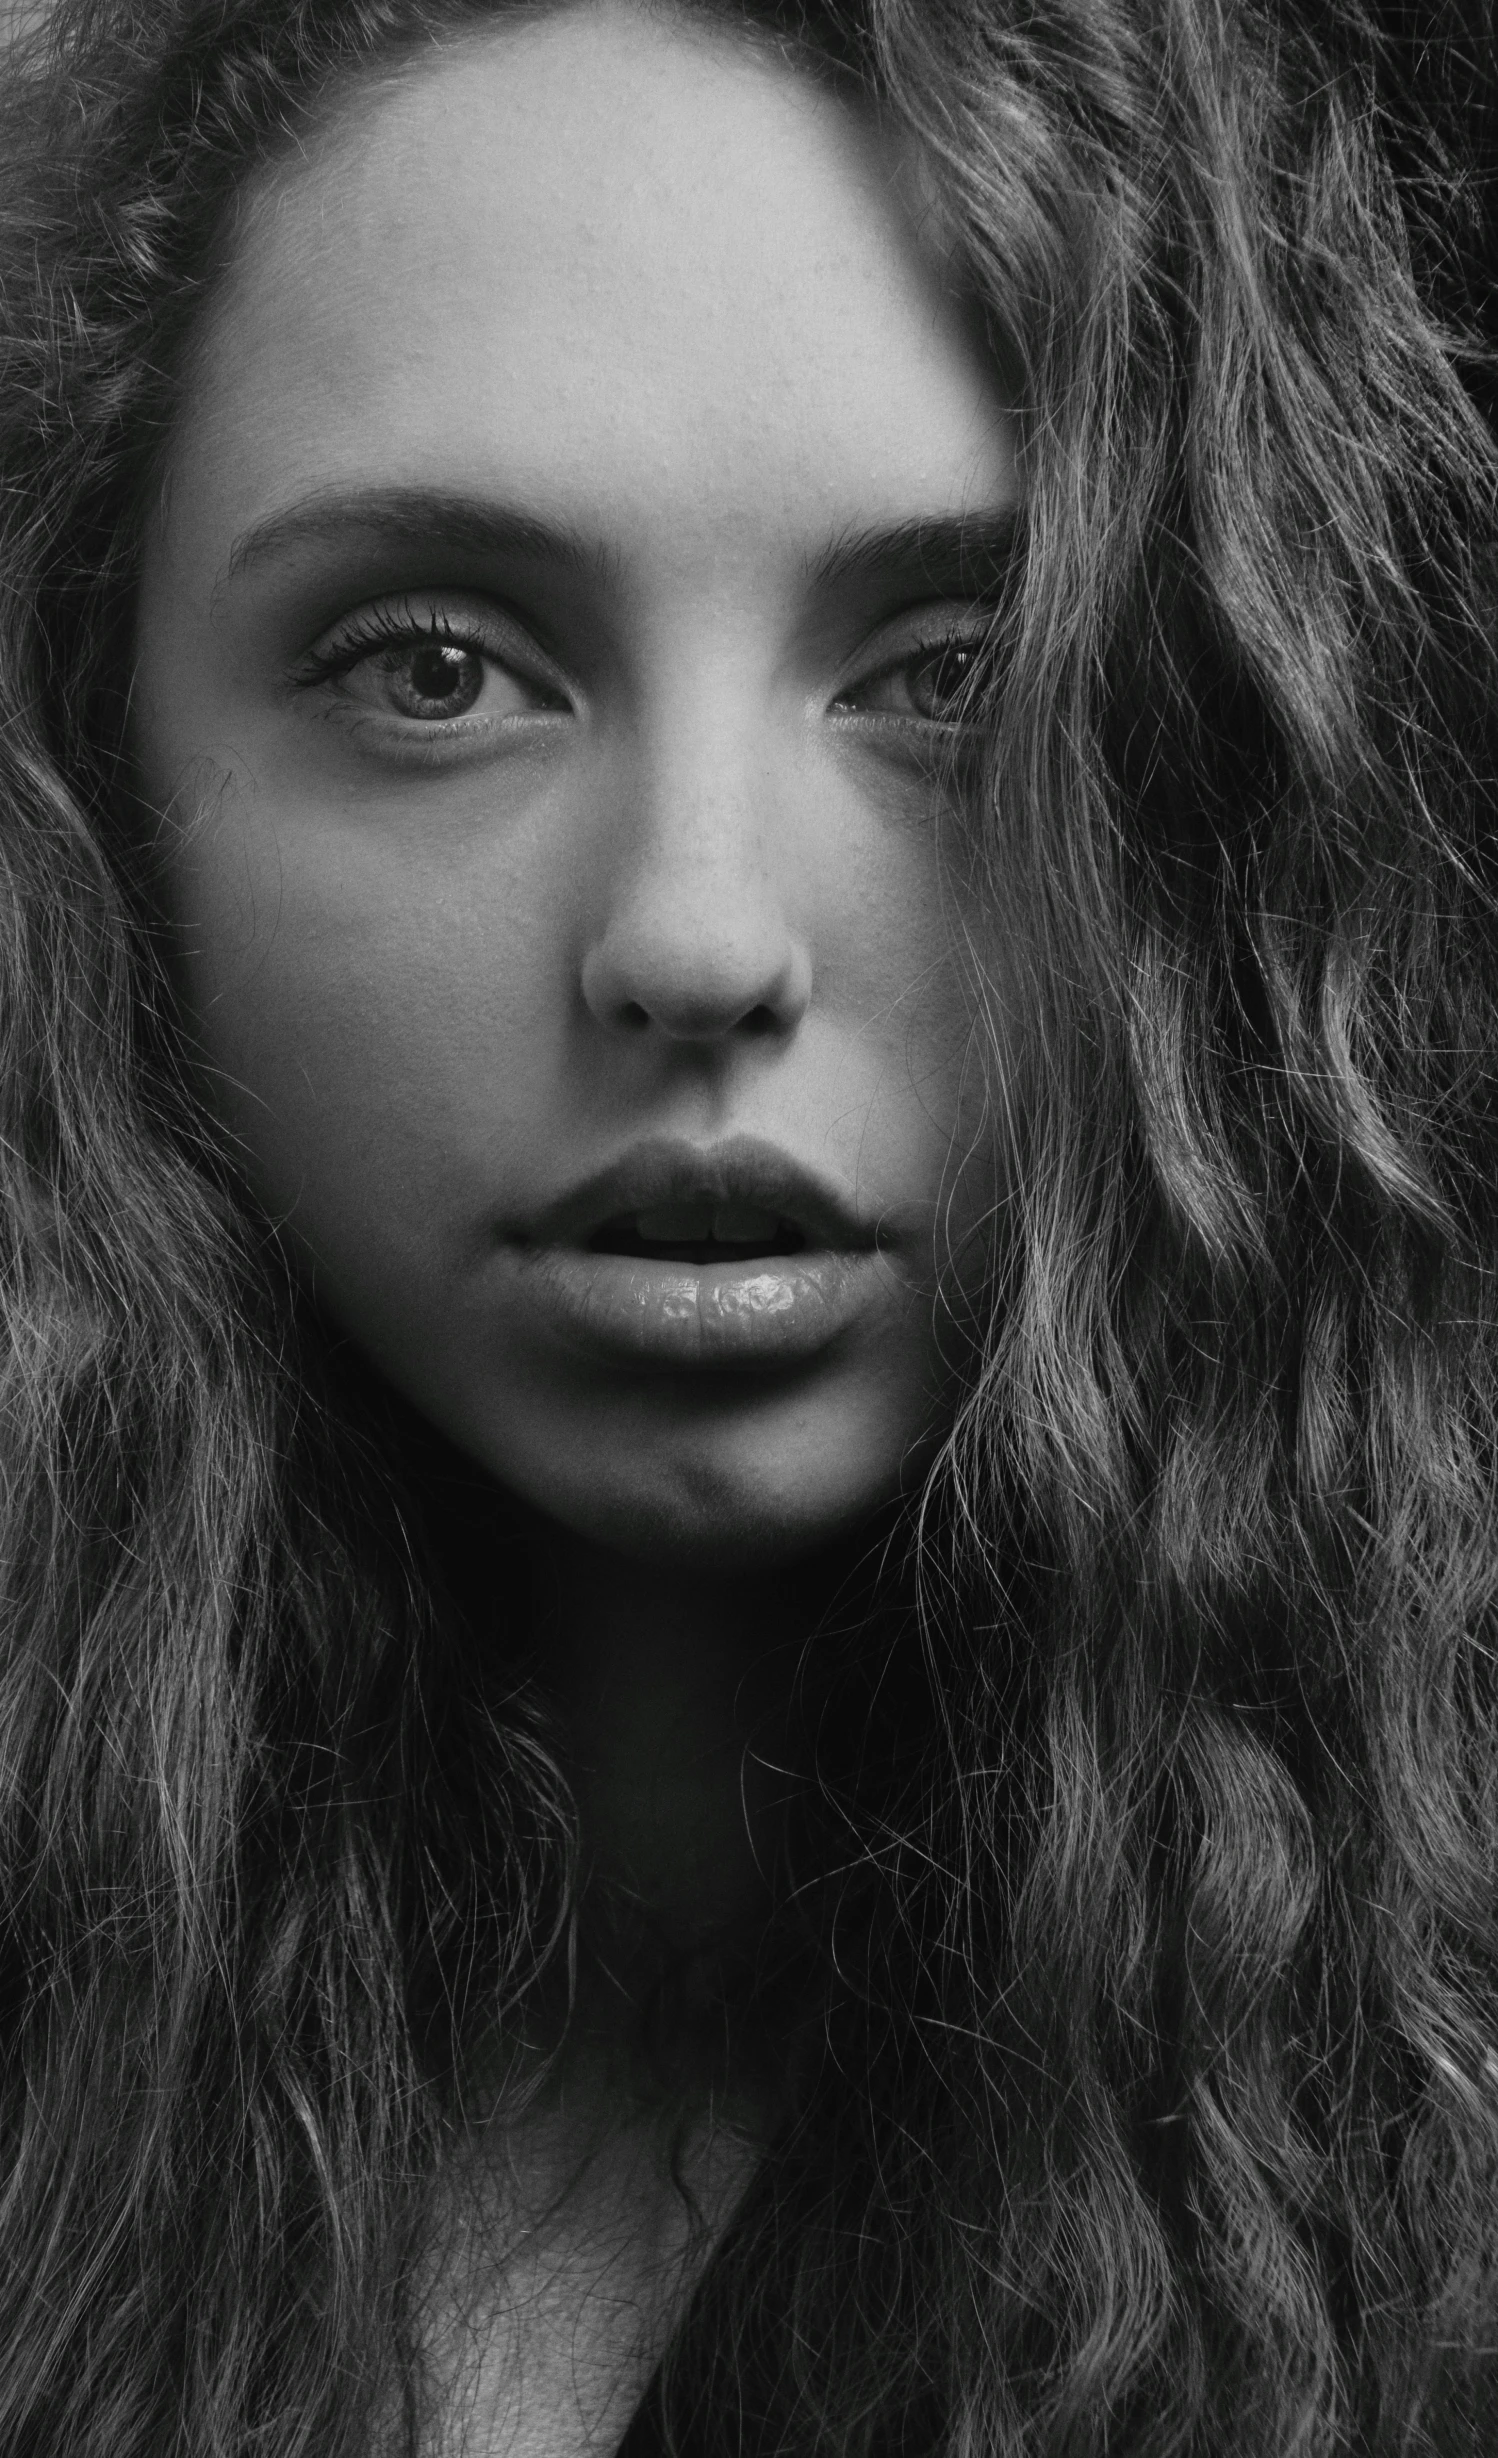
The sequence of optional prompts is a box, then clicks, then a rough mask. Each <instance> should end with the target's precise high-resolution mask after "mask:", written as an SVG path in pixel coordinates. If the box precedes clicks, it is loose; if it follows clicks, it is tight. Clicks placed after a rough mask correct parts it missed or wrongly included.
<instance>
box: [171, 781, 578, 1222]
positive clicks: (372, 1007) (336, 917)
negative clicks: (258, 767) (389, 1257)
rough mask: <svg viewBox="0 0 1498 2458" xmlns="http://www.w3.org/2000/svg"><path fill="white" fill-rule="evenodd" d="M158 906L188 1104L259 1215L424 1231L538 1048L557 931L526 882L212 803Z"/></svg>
mask: <svg viewBox="0 0 1498 2458" xmlns="http://www.w3.org/2000/svg"><path fill="white" fill-rule="evenodd" d="M172 902H173V906H174V914H175V920H176V924H177V938H178V945H179V949H180V956H179V979H180V983H181V989H182V996H183V1002H184V1006H185V1009H186V1013H187V1017H188V1021H189V1025H190V1028H191V1029H192V1031H193V1033H194V1036H195V1038H196V1041H197V1045H198V1047H199V1049H200V1051H201V1053H202V1057H203V1060H204V1062H205V1064H206V1068H207V1070H208V1088H209V1096H210V1099H211V1102H212V1105H213V1106H214V1108H215V1109H216V1110H217V1111H218V1112H219V1114H220V1115H222V1116H223V1117H224V1118H225V1121H226V1123H227V1124H228V1125H229V1126H230V1128H231V1130H232V1131H233V1132H234V1133H235V1135H236V1136H237V1137H238V1138H239V1139H240V1140H241V1142H242V1144H243V1146H244V1148H245V1151H246V1153H247V1156H248V1159H249V1162H250V1165H251V1172H252V1176H253V1178H254V1180H255V1183H256V1185H257V1188H258V1191H259V1192H260V1194H261V1196H262V1199H263V1200H264V1201H265V1202H266V1203H267V1205H268V1207H269V1208H270V1209H272V1211H273V1212H275V1213H276V1214H277V1215H278V1216H280V1215H284V1214H285V1213H286V1212H287V1211H288V1210H293V1209H294V1211H295V1214H296V1217H297V1222H298V1225H299V1226H301V1227H303V1228H305V1229H306V1231H307V1232H308V1233H309V1234H310V1235H311V1236H312V1237H313V1240H314V1242H315V1243H318V1244H323V1243H324V1242H327V1243H330V1244H335V1243H336V1244H342V1245H343V1246H345V1247H347V1248H349V1249H350V1250H351V1251H352V1249H354V1248H355V1247H357V1246H358V1245H359V1244H360V1243H364V1242H367V1243H370V1244H374V1245H378V1244H380V1243H382V1242H383V1241H384V1240H386V1239H388V1238H390V1237H391V1236H393V1235H395V1234H396V1233H397V1232H398V1231H399V1230H400V1228H401V1224H402V1222H403V1221H404V1222H405V1223H406V1227H405V1231H404V1234H405V1235H406V1236H426V1235H429V1234H430V1233H431V1231H432V1230H433V1228H434V1225H435V1223H436V1222H437V1221H438V1219H439V1218H440V1217H441V1212H442V1207H441V1205H440V1203H438V1202H435V1201H433V1200H432V1198H433V1197H435V1196H437V1195H438V1194H439V1192H440V1191H442V1190H447V1191H448V1192H449V1193H450V1194H451V1196H452V1197H453V1199H454V1201H457V1199H458V1198H459V1197H460V1196H461V1193H462V1188H463V1184H464V1182H465V1180H467V1179H468V1178H471V1177H472V1176H473V1175H475V1174H481V1173H486V1172H487V1170H488V1169H489V1168H492V1165H493V1161H494V1151H495V1147H496V1146H502V1145H503V1143H504V1140H505V1132H506V1125H507V1121H508V1123H509V1124H510V1125H513V1119H512V1118H511V1117H509V1112H510V1110H511V1109H512V1107H513V1105H514V1103H516V1102H517V1101H519V1102H522V1103H523V1102H524V1101H525V1099H526V1097H527V1089H528V1086H529V1085H530V1084H531V1082H532V1080H533V1079H534V1078H535V1077H536V1075H537V1074H538V1073H541V1074H544V1073H545V1071H546V1069H547V1066H548V1060H549V1054H550V1053H552V1052H553V1051H554V1050H555V1048H556V1045H557V1040H558V1035H559V1031H560V1029H561V1025H562V1016H561V1014H560V1012H559V1003H558V984H559V982H560V980H561V978H562V974H563V971H564V961H563V953H562V949H561V946H560V944H559V942H560V939H561V923H560V920H559V918H558V917H556V916H554V915H552V914H551V913H549V912H548V910H547V909H546V907H545V905H544V904H542V903H539V902H538V899H537V896H536V893H535V884H534V882H531V881H526V882H522V881H520V880H519V879H517V878H516V877H515V876H514V875H513V873H512V872H511V871H510V869H509V868H508V867H507V866H506V865H504V864H503V863H495V862H493V861H491V862H490V863H489V864H488V865H487V866H486V869H485V872H484V873H483V875H482V876H475V875H472V874H467V875H463V876H461V877H460V876H459V875H456V874H454V873H453V872H452V871H451V870H449V869H446V868H444V867H442V866H434V865H433V864H432V863H431V861H430V859H429V858H423V859H417V858H413V853H412V847H411V844H410V842H409V840H407V839H403V838H402V837H401V835H400V833H399V832H398V831H396V830H393V829H392V830H385V831H375V830H367V829H364V828H360V827H352V826H343V825H340V824H338V823H337V821H336V820H334V819H330V818H329V816H328V814H326V813H325V812H322V811H318V810H298V809H296V808H294V807H293V808H287V807H285V806H283V807H281V808H280V809H279V810H277V811H276V812H275V813H269V812H267V811H266V810H265V809H264V808H263V807H262V806H259V805H258V804H257V803H256V802H255V801H254V800H253V799H252V798H251V797H250V796H248V795H237V794H234V793H231V792H227V791H226V792H224V793H222V794H220V795H219V796H218V797H217V798H216V801H215V805H214V807H213V808H212V809H211V810H210V811H209V812H208V813H207V814H206V815H205V816H204V818H203V819H202V820H201V821H200V822H199V823H198V824H197V825H196V826H195V827H194V828H193V829H192V830H191V832H190V833H189V834H188V835H187V836H186V837H185V839H184V841H183V843H182V845H181V848H180V851H179V854H178V858H177V861H176V863H175V866H174V878H173V895H172ZM516 1053H523V1054H524V1056H525V1061H526V1063H525V1066H524V1067H523V1068H518V1067H517V1066H516V1065H515V1064H514V1063H513V1060H514V1054H516ZM419 1198H421V1199H420V1200H419Z"/></svg>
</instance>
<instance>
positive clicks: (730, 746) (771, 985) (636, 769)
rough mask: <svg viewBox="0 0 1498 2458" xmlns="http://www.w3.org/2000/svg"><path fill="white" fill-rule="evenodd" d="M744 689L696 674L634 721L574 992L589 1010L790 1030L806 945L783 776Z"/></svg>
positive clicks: (614, 1018) (680, 1022) (636, 1020)
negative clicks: (790, 857) (625, 781)
mask: <svg viewBox="0 0 1498 2458" xmlns="http://www.w3.org/2000/svg"><path fill="white" fill-rule="evenodd" d="M767 733H768V728H767V726H766V724H765V722H764V720H763V719H762V718H761V719H760V720H759V721H758V722H756V714H755V712H754V711H753V709H752V708H750V707H748V706H746V694H745V693H744V691H743V689H742V688H741V687H740V688H738V689H735V688H734V687H733V683H732V678H722V679H720V681H719V684H718V687H717V688H716V689H714V688H711V687H710V685H709V684H708V683H707V681H706V680H705V678H701V677H699V687H698V688H697V690H695V691H694V692H693V693H692V694H691V695H690V698H689V700H686V699H685V698H678V699H676V700H675V701H674V702H673V704H672V705H670V706H667V707H663V708H661V709H660V710H659V711H658V712H656V713H655V714H654V715H653V717H652V718H651V719H650V720H649V721H648V722H646V723H644V724H642V726H641V728H640V730H639V733H638V735H637V738H636V744H635V759H634V763H633V778H632V783H631V789H630V791H629V793H628V795H627V796H626V797H624V798H622V801H621V804H620V805H617V806H615V807H614V808H613V809H612V810H610V811H609V812H608V813H607V814H606V815H605V827H606V832H607V836H608V838H609V839H611V842H610V844H609V848H608V857H607V859H606V863H605V875H606V878H607V882H608V892H607V897H606V904H605V910H604V913H603V915H602V917H601V927H600V929H599V931H598V933H597V935H596V937H595V939H594V942H593V944H592V946H591V947H590V949H589V951H588V955H587V958H586V960H585V964H584V973H583V989H584V995H585V997H586V999H587V1003H588V1005H589V1007H590V1008H591V1009H592V1011H593V1013H594V1014H595V1015H596V1016H597V1017H598V1018H599V1019H600V1021H603V1022H607V1023H609V1024H611V1025H616V1026H617V1025H626V1026H635V1027H638V1026H639V1025H640V1024H642V1023H645V1024H650V1025H654V1026H655V1027H656V1028H657V1029H658V1030H660V1031H661V1032H662V1033H664V1034H666V1035H667V1036H668V1037H671V1038H680V1039H703V1038H709V1039H710V1038H715V1037H718V1036H720V1035H723V1034H727V1033H731V1032H733V1031H735V1030H736V1029H743V1028H748V1029H751V1030H760V1031H763V1030H765V1029H767V1028H771V1027H775V1028H779V1029H780V1030H782V1031H783V1030H786V1029H789V1028H790V1027H792V1026H793V1025H794V1024H795V1023H796V1022H797V1021H798V1020H799V1017H800V1015H801V1014H802V1013H803V1012H804V1009H805V1005H806V1002H807V999H808V997H809V994H810V987H811V983H810V956H809V951H808V950H807V948H806V947H805V945H804V943H803V939H802V937H801V934H800V933H799V931H798V929H797V918H796V915H795V913H794V910H793V907H794V897H793V895H792V892H791V891H792V882H791V881H790V880H789V878H788V877H787V876H786V871H785V860H784V851H785V831H784V829H783V827H782V825H781V824H780V822H781V816H782V815H781V811H780V808H779V805H780V798H781V790H782V789H781V786H780V782H779V780H778V778H777V775H776V772H775V762H774V759H773V754H772V749H771V746H770V743H769V742H768V740H767Z"/></svg>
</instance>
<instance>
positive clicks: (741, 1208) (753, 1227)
mask: <svg viewBox="0 0 1498 2458" xmlns="http://www.w3.org/2000/svg"><path fill="white" fill-rule="evenodd" d="M779 1227H780V1215H779V1214H778V1213H777V1212H760V1211H757V1210H756V1209H755V1207H754V1205H753V1204H752V1203H720V1204H715V1205H714V1207H713V1236H714V1237H715V1238H716V1239H717V1240H718V1241H719V1243H720V1244H721V1245H724V1246H768V1245H769V1244H770V1242H771V1240H772V1239H773V1238H774V1236H775V1234H776V1232H777V1230H778V1229H779Z"/></svg>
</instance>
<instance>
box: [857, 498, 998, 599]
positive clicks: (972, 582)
mask: <svg viewBox="0 0 1498 2458" xmlns="http://www.w3.org/2000/svg"><path fill="white" fill-rule="evenodd" d="M1019 530H1020V507H1019V505H1018V504H1006V505H1004V506H1003V507H1002V508H1001V509H999V510H998V511H991V512H962V513H954V514H925V515H920V516H918V517H917V518H916V519H914V520H908V521H897V522H895V523H893V524H892V525H891V526H890V527H887V528H875V529H847V530H843V531H841V532H840V533H839V535H838V536H837V537H835V538H834V539H833V540H832V543H831V544H830V545H829V546H827V547H825V548H824V549H823V551H822V553H821V554H820V555H818V556H817V557H816V558H815V559H814V561H813V563H812V566H811V579H812V582H813V585H814V586H816V587H818V588H831V587H834V586H836V585H837V584H838V583H839V582H846V581H851V580H866V579H869V578H871V577H874V576H877V575H878V574H879V573H881V572H887V571H914V572H918V573H920V575H921V576H922V578H923V579H926V580H929V581H931V582H932V583H933V584H939V585H943V586H955V587H957V588H959V589H964V590H966V589H991V588H992V587H993V586H994V585H995V583H996V582H997V581H999V580H1001V579H1002V578H1003V576H1004V573H1005V572H1006V571H1007V570H1008V568H1009V566H1010V564H1011V563H1012V562H1013V560H1014V555H1015V550H1016V547H1017V545H1018V542H1019Z"/></svg>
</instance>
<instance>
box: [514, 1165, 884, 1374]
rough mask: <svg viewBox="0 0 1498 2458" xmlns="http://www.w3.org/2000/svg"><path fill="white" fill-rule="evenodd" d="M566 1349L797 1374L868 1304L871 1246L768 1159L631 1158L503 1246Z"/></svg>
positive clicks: (871, 1239)
mask: <svg viewBox="0 0 1498 2458" xmlns="http://www.w3.org/2000/svg"><path fill="white" fill-rule="evenodd" d="M507 1244H508V1246H509V1250H510V1252H511V1254H512V1255H513V1257H514V1259H515V1262H516V1264H517V1266H518V1267H519V1269H520V1270H521V1272H522V1273H523V1275H524V1279H525V1283H526V1285H527V1286H528V1287H529V1288H530V1290H531V1292H532V1295H533V1298H534V1301H535V1303H536V1304H537V1306H538V1307H539V1308H540V1309H541V1311H542V1313H543V1314H544V1316H545V1317H546V1319H547V1321H548V1322H549V1324H550V1326H551V1328H552V1329H553V1330H554V1331H555V1332H556V1333H558V1334H559V1335H560V1336H561V1337H562V1338H563V1339H564V1340H565V1341H566V1343H567V1345H569V1346H570V1347H573V1348H577V1349H582V1350H584V1351H586V1352H588V1353H590V1354H592V1355H594V1356H596V1357H599V1358H604V1359H610V1360H613V1361H615V1362H626V1361H627V1362H630V1363H633V1364H636V1365H644V1364H655V1365H658V1366H660V1367H663V1368H671V1369H680V1368H683V1367H687V1368H690V1367H694V1366H702V1367H724V1366H728V1367H734V1366H738V1367H743V1368H746V1369H764V1368H769V1367H774V1366H776V1365H782V1364H783V1365H787V1366H789V1365H792V1364H796V1363H803V1362H805V1361H806V1360H807V1359H809V1358H811V1357H814V1356H815V1355H817V1354H818V1353H819V1352H821V1351H823V1350H825V1349H827V1348H828V1347H829V1346H830V1345H832V1344H833V1343H835V1342H836V1341H838V1340H839V1339H840V1338H841V1337H842V1335H843V1334H844V1333H845V1332H847V1331H848V1330H849V1328H850V1327H851V1326H852V1324H853V1323H854V1322H855V1321H856V1320H857V1318H858V1317H859V1316H860V1315H861V1314H862V1313H863V1311H864V1310H865V1309H866V1307H867V1306H868V1305H869V1304H870V1303H872V1302H873V1300H874V1296H875V1282H876V1277H877V1275H876V1272H875V1266H876V1265H877V1261H878V1255H879V1240H878V1237H877V1235H876V1232H875V1230H874V1228H873V1227H871V1226H870V1225H869V1224H868V1223H866V1222H864V1221H862V1220H860V1219H859V1217H858V1214H857V1211H856V1209H855V1207H854V1206H853V1205H852V1204H851V1203H850V1202H848V1201H847V1200H846V1198H845V1197H843V1195H842V1194H841V1193H840V1191H839V1190H837V1189H836V1188H833V1187H830V1186H828V1185H827V1184H826V1183H825V1182H824V1181H823V1180H821V1179H820V1178H819V1177H817V1176H816V1175H815V1173H813V1172H810V1171H808V1170H806V1169H804V1168H803V1167H802V1166H801V1165H800V1164H799V1163H798V1162H796V1161H795V1160H793V1159H792V1158H791V1157H790V1156H789V1155H787V1154H785V1153H783V1152H779V1151H777V1150H775V1148H774V1147H773V1146H771V1145H768V1144H764V1143H761V1142H758V1141H755V1140H751V1139H747V1138H742V1139H737V1140H735V1141H733V1142H731V1143H725V1144H721V1145H716V1146H713V1147H712V1148H710V1149H706V1150H704V1149H702V1148H700V1147H692V1146H688V1145H685V1144H681V1143H677V1142H674V1141H673V1142H659V1143H653V1144H648V1145H644V1146H640V1147H637V1148H636V1149H635V1150H634V1151H633V1152H631V1153H629V1154H627V1155H626V1156H625V1157H624V1158H623V1159H622V1160H620V1161H619V1162H617V1163H616V1164H614V1165H613V1166H612V1167H610V1168H608V1169H605V1170H602V1171H600V1172H599V1173H598V1175H597V1176H595V1177H593V1178H590V1179H588V1180H587V1181H585V1182H584V1183H583V1184H582V1185H580V1186H578V1187H576V1188H574V1189H572V1190H571V1191H570V1192H569V1193H568V1194H566V1195H564V1196H563V1197H562V1198H561V1199H560V1200H559V1201H558V1202H556V1203H554V1204H551V1205H549V1206H547V1207H546V1209H545V1210H544V1211H542V1212H540V1213H538V1214H537V1215H535V1216H534V1217H533V1219H532V1220H530V1221H529V1222H527V1223H526V1224H525V1226H524V1228H523V1229H522V1230H520V1231H518V1232H512V1233H511V1235H510V1237H509V1239H508V1240H507Z"/></svg>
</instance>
